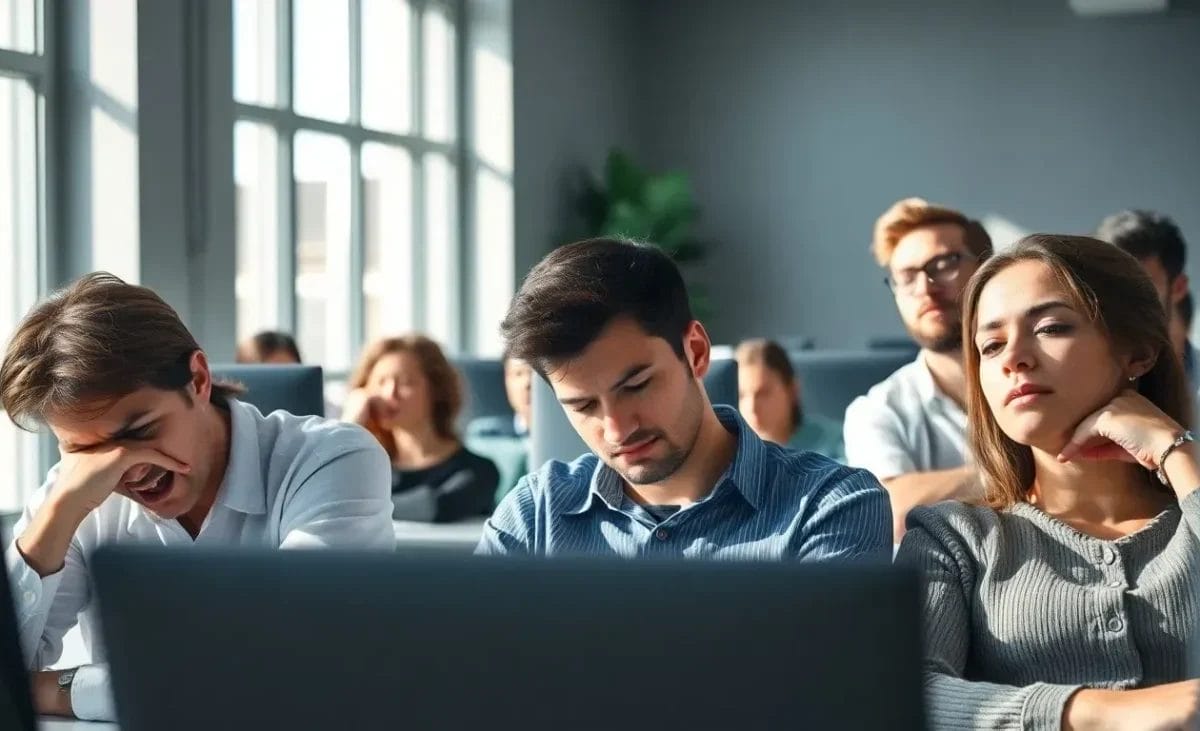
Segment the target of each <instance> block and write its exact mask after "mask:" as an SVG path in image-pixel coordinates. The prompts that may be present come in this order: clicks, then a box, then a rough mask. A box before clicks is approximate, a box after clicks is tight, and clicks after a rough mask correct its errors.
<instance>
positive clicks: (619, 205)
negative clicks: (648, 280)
mask: <svg viewBox="0 0 1200 731" xmlns="http://www.w3.org/2000/svg"><path fill="white" fill-rule="evenodd" d="M579 213H580V216H581V218H582V220H583V224H584V226H585V227H586V232H585V233H586V235H588V236H619V237H623V238H628V239H634V240H636V241H644V242H646V243H650V244H653V245H655V246H657V247H659V248H661V249H662V250H663V251H664V252H666V254H667V255H668V256H670V257H671V259H673V260H674V261H675V263H677V264H679V265H680V269H681V270H682V271H683V273H684V278H685V279H686V280H689V281H688V282H687V285H688V293H689V295H690V298H691V304H692V311H693V313H694V314H695V315H696V317H698V318H703V317H706V316H707V315H709V314H711V308H710V302H709V299H708V296H707V293H706V292H705V290H704V287H703V285H700V284H698V283H696V282H694V281H690V280H691V279H692V278H693V277H690V276H689V274H690V272H689V270H690V269H691V265H694V264H696V263H697V262H700V261H702V260H703V259H704V254H705V245H704V244H703V243H702V242H701V241H700V240H698V239H697V238H696V236H695V234H694V233H693V226H694V225H695V223H696V221H697V219H699V217H700V209H699V207H698V206H697V205H696V203H695V200H694V198H693V196H692V186H691V184H690V183H689V182H688V179H687V176H686V175H684V174H682V173H675V172H668V173H660V174H655V173H649V172H647V171H646V170H644V169H642V168H641V167H639V166H638V165H637V164H635V163H634V162H633V160H632V159H630V157H629V156H628V155H626V154H625V153H624V152H621V151H620V150H616V149H614V150H612V151H610V152H609V154H608V159H607V160H606V162H605V165H604V171H603V173H602V175H601V176H600V177H597V176H595V175H588V176H586V178H585V181H584V184H583V189H582V192H581V194H580V196H579Z"/></svg>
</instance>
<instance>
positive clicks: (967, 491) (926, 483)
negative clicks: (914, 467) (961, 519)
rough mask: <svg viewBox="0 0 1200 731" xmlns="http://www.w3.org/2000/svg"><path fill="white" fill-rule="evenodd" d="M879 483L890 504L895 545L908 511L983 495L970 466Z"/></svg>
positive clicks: (889, 479) (919, 473)
mask: <svg viewBox="0 0 1200 731" xmlns="http://www.w3.org/2000/svg"><path fill="white" fill-rule="evenodd" d="M882 483H883V486H884V488H885V489H886V490H887V491H888V497H889V498H890V499H891V501H892V528H893V534H894V537H895V540H896V542H897V543H899V542H900V539H901V538H902V537H903V536H904V521H905V518H906V517H907V516H908V511H909V510H912V509H913V508H915V507H917V506H919V505H932V504H934V503H939V502H942V501H943V500H978V499H979V498H980V497H982V495H983V491H982V488H981V487H980V485H979V476H978V473H977V472H976V469H975V468H974V467H972V466H970V465H964V466H962V467H954V468H951V469H948V470H931V471H928V472H910V473H908V474H906V475H897V476H896V477H891V478H888V479H886V480H883V481H882Z"/></svg>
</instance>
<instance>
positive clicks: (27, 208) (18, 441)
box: [0, 78, 39, 512]
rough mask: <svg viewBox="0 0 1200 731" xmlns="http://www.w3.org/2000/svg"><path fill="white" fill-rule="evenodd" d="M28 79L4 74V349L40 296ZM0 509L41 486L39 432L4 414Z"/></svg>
mask: <svg viewBox="0 0 1200 731" xmlns="http://www.w3.org/2000/svg"><path fill="white" fill-rule="evenodd" d="M37 106H38V105H37V97H36V95H35V94H34V92H33V90H32V88H31V87H30V86H29V84H28V83H27V82H25V81H23V80H20V79H10V78H0V261H2V262H4V266H2V267H0V348H3V347H6V346H7V344H8V338H9V337H10V336H11V334H12V332H13V330H14V329H15V328H16V326H17V323H18V322H20V320H21V318H22V317H23V316H24V315H25V312H26V311H27V310H28V309H29V308H30V306H32V305H33V303H34V300H35V298H36V297H37V281H38V172H37V171H38V154H37V149H38V144H37V141H38V108H37ZM0 465H4V466H5V467H4V469H5V470H7V473H8V476H6V477H5V479H3V480H0V512H9V511H13V510H19V509H20V508H22V507H23V502H24V499H25V497H26V496H27V495H28V494H29V493H31V492H32V491H33V490H35V489H36V488H37V486H38V482H39V479H38V478H39V475H38V455H37V437H36V436H34V435H30V434H27V433H25V432H22V431H21V430H19V429H17V428H16V427H15V426H13V424H12V422H10V421H9V419H8V417H7V416H5V415H3V414H0Z"/></svg>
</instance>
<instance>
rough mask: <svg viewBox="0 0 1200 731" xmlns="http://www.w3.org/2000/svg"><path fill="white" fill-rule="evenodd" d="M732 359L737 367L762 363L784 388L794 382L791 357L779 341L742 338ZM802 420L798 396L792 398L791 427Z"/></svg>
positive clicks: (794, 374) (797, 426) (794, 370)
mask: <svg viewBox="0 0 1200 731" xmlns="http://www.w3.org/2000/svg"><path fill="white" fill-rule="evenodd" d="M733 359H734V360H735V361H737V364H738V367H739V368H740V367H741V366H742V365H743V364H744V365H762V366H765V367H766V368H769V369H771V370H772V371H775V373H776V374H778V376H779V377H780V378H781V379H782V380H783V385H784V387H785V388H791V387H792V384H794V383H795V382H796V369H795V368H793V367H792V359H791V358H789V357H788V354H787V351H786V350H784V349H783V346H781V345H780V344H779V343H777V342H775V341H774V340H768V339H766V338H753V339H751V340H743V341H742V342H741V343H740V344H739V345H738V346H737V350H736V351H734V355H733ZM803 421H804V412H803V410H802V409H801V408H800V396H799V393H798V392H797V395H796V398H794V399H792V429H797V428H799V427H800V424H801V423H803Z"/></svg>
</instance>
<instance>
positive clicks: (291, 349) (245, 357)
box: [237, 330, 302, 365]
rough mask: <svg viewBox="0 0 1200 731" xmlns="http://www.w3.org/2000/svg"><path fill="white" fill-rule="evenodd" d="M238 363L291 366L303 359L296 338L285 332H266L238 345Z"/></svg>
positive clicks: (256, 334)
mask: <svg viewBox="0 0 1200 731" xmlns="http://www.w3.org/2000/svg"><path fill="white" fill-rule="evenodd" d="M237 362H238V363H274V364H277V365H289V364H293V363H296V364H298V363H301V362H302V359H301V358H300V348H298V347H297V346H296V339H295V338H293V337H292V336H291V335H288V334H287V333H285V332H279V331H277V330H264V331H262V332H260V333H255V334H254V335H252V336H250V337H249V338H247V339H246V340H244V341H242V342H241V343H239V344H238V349H237Z"/></svg>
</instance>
